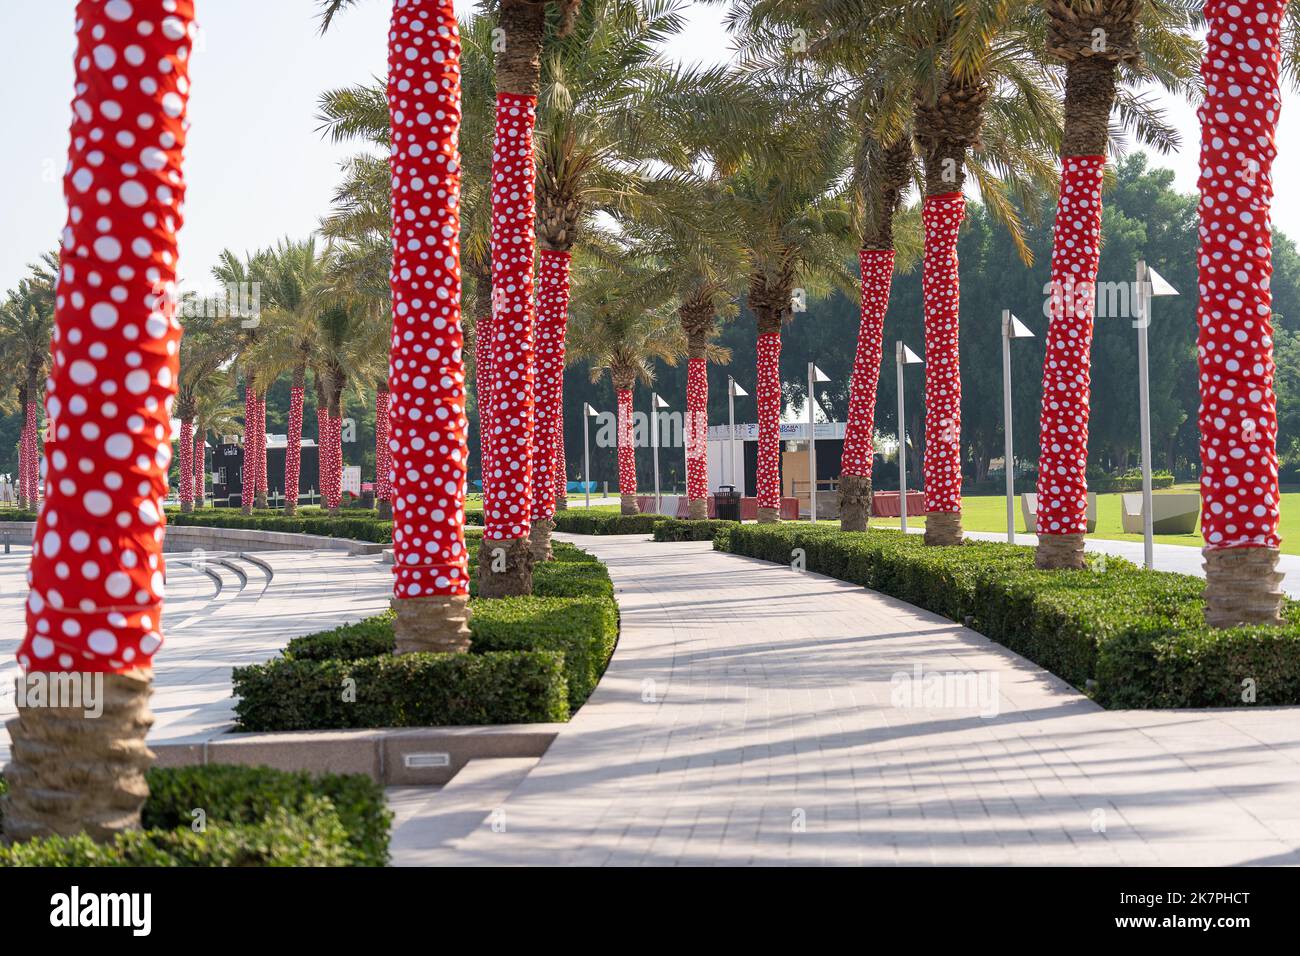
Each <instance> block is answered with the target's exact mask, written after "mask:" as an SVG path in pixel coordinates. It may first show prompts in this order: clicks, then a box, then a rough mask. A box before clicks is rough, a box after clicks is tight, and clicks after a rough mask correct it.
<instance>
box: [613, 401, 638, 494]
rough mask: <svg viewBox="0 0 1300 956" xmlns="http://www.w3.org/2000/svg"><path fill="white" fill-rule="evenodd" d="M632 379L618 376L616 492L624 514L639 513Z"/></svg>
mask: <svg viewBox="0 0 1300 956" xmlns="http://www.w3.org/2000/svg"><path fill="white" fill-rule="evenodd" d="M632 385H633V383H632V381H629V380H628V378H627V377H622V376H620V378H619V380H617V381H615V383H614V387H615V390H616V392H617V393H618V494H619V498H620V499H621V501H620V504H619V510H620V511H621V512H622V513H623V514H625V515H635V514H640V513H641V506H640V504H639V503H638V502H637V500H636V433H635V430H634V428H633V419H632Z"/></svg>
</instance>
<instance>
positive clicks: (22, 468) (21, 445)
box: [14, 384, 27, 511]
mask: <svg viewBox="0 0 1300 956" xmlns="http://www.w3.org/2000/svg"><path fill="white" fill-rule="evenodd" d="M18 407H19V408H21V409H23V416H24V417H23V427H22V431H20V432H19V433H18V478H17V480H16V481H15V482H14V499H15V504H17V505H18V509H19V510H20V511H25V510H26V509H27V418H26V415H27V386H26V385H25V384H22V385H19V386H18Z"/></svg>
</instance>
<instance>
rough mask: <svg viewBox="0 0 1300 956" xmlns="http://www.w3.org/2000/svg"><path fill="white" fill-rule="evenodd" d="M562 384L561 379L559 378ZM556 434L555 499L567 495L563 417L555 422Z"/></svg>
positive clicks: (567, 481) (562, 398) (567, 480)
mask: <svg viewBox="0 0 1300 956" xmlns="http://www.w3.org/2000/svg"><path fill="white" fill-rule="evenodd" d="M561 384H563V379H561ZM560 402H561V404H563V402H564V396H563V395H561V396H560ZM556 424H557V426H558V428H557V434H556V436H555V497H556V500H558V499H560V498H564V497H567V496H568V492H569V479H568V473H569V470H568V462H567V461H566V460H565V457H564V418H563V416H561V418H560V419H559V421H558V422H556Z"/></svg>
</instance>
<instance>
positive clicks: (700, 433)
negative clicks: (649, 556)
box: [620, 173, 745, 521]
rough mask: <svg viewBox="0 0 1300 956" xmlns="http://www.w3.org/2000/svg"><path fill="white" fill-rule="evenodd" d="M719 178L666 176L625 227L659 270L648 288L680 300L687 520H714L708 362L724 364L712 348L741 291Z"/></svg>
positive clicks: (647, 190)
mask: <svg viewBox="0 0 1300 956" xmlns="http://www.w3.org/2000/svg"><path fill="white" fill-rule="evenodd" d="M720 188H721V184H720V182H719V180H718V179H717V177H716V176H697V175H681V174H676V173H668V174H666V175H661V176H657V177H655V178H654V179H652V180H650V181H648V182H646V183H645V184H644V196H643V197H642V199H641V201H640V202H638V203H636V205H635V206H634V208H633V210H632V211H631V213H630V215H628V216H627V217H626V218H625V219H624V220H623V221H621V223H620V224H621V226H622V235H623V236H625V237H626V238H628V239H630V240H631V241H633V242H635V244H636V248H637V249H638V251H639V252H640V253H641V255H643V256H644V257H645V258H647V259H648V260H649V261H651V262H654V263H657V264H658V266H659V268H658V271H657V273H656V275H655V277H654V278H653V279H652V280H651V282H652V283H653V284H654V285H656V286H658V287H659V288H660V289H661V291H662V294H663V296H664V298H665V299H667V300H669V301H672V302H675V303H676V306H677V319H678V323H679V324H680V326H681V332H682V335H683V336H684V338H685V342H686V355H687V366H686V368H687V373H686V374H687V380H686V427H685V439H686V498H687V508H688V516H689V517H690V518H691V519H692V520H697V521H698V520H702V519H705V518H707V517H708V516H709V462H708V429H709V378H708V363H709V362H710V361H714V362H719V363H721V362H727V361H729V360H730V358H731V353H730V350H729V349H725V348H722V347H721V346H719V345H717V344H716V343H715V342H714V338H715V337H716V335H717V332H718V324H719V322H720V321H725V320H728V319H731V318H734V317H735V315H736V313H737V311H738V309H737V307H736V302H735V299H736V296H737V294H738V293H739V292H740V291H741V289H742V286H743V281H742V280H743V276H744V271H745V248H744V244H743V243H742V242H741V241H740V240H739V238H738V237H739V235H740V230H739V228H738V223H736V222H735V221H734V219H733V218H732V217H730V216H729V215H728V206H727V204H726V203H725V202H723V201H722V199H721V195H720Z"/></svg>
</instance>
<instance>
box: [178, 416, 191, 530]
mask: <svg viewBox="0 0 1300 956" xmlns="http://www.w3.org/2000/svg"><path fill="white" fill-rule="evenodd" d="M179 451H180V484H181V486H180V488H179V489H178V490H179V493H180V499H181V514H189V513H190V512H192V511H193V510H194V419H193V418H183V419H181V437H180V447H179Z"/></svg>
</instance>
